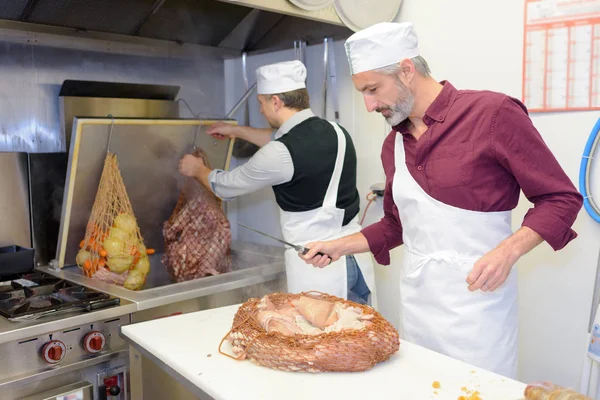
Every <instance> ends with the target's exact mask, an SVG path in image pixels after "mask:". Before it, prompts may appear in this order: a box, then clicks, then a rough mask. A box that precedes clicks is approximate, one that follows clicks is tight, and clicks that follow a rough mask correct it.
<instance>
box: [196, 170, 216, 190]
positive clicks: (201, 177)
mask: <svg viewBox="0 0 600 400" xmlns="http://www.w3.org/2000/svg"><path fill="white" fill-rule="evenodd" d="M211 171H212V169H210V168H208V167H203V168H200V170H199V171H198V172H197V173H196V176H195V178H196V179H197V180H198V182H200V183H201V184H202V186H204V187H205V188H206V189H208V190H210V191H211V192H212V191H213V190H212V186H211V185H210V182H209V181H208V175H210V172H211Z"/></svg>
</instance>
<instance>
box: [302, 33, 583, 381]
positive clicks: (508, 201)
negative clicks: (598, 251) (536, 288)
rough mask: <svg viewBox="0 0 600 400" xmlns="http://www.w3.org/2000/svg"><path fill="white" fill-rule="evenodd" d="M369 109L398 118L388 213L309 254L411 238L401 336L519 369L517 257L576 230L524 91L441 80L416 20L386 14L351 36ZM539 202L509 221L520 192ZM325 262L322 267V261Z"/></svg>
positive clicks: (559, 243) (389, 154) (562, 179)
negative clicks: (515, 93) (388, 19)
mask: <svg viewBox="0 0 600 400" xmlns="http://www.w3.org/2000/svg"><path fill="white" fill-rule="evenodd" d="M346 52H347V55H348V60H349V63H350V70H351V73H352V81H353V83H354V85H355V87H356V89H357V90H359V91H360V92H361V93H362V94H363V97H364V101H365V104H366V107H367V109H368V111H370V112H371V111H377V112H379V113H381V114H382V115H383V116H384V117H385V118H386V120H387V122H388V123H389V124H390V125H391V126H393V129H392V131H391V132H390V134H389V136H388V137H387V139H386V140H385V142H384V145H383V150H382V153H381V158H382V162H383V167H384V171H385V174H386V187H385V195H384V211H385V213H384V217H383V219H382V220H381V221H380V222H378V223H375V224H373V225H371V226H369V227H366V228H365V229H364V230H363V231H362V232H361V233H356V234H353V235H350V236H348V237H344V238H340V239H338V240H334V241H327V242H318V243H309V244H308V245H307V246H308V247H311V251H310V252H309V253H307V254H306V255H305V257H304V258H305V259H306V260H307V262H310V263H311V264H313V265H315V266H318V267H325V266H326V264H327V262H328V260H325V259H324V257H321V256H318V255H316V252H318V251H320V252H323V253H324V254H326V255H328V256H330V257H331V258H332V259H333V260H336V259H337V258H338V257H341V256H342V255H347V254H356V253H360V252H366V251H369V250H370V251H371V252H372V253H373V254H374V255H375V258H376V259H377V260H378V262H379V263H381V264H385V265H387V264H389V262H390V256H389V252H390V250H391V249H393V248H394V247H397V246H400V245H401V244H404V257H403V264H402V273H401V285H400V296H401V302H402V303H401V315H402V320H401V322H402V331H403V335H402V336H403V338H404V339H406V340H408V341H410V342H413V343H416V344H419V345H422V346H424V347H427V348H429V349H432V350H435V351H438V352H440V353H443V354H446V355H448V356H451V357H454V358H457V359H459V360H462V361H465V362H469V363H472V364H474V365H477V366H479V367H482V368H485V369H488V370H491V371H494V372H496V373H499V374H502V375H505V376H508V377H511V378H515V377H516V374H517V356H518V346H517V344H518V316H517V308H518V304H517V270H516V268H513V265H514V264H515V263H516V261H517V260H518V259H519V258H520V257H521V256H522V255H524V254H525V253H527V252H528V251H530V250H531V249H533V248H534V247H535V246H537V245H538V244H540V243H541V242H542V241H544V240H545V241H546V242H547V243H548V244H549V245H550V246H552V248H553V249H554V250H559V249H561V248H563V247H564V246H565V245H566V244H567V243H569V242H570V241H571V240H572V239H574V238H575V237H576V236H577V235H576V233H575V232H574V231H573V230H572V229H571V226H572V224H573V222H574V221H575V218H576V217H577V214H578V212H579V210H580V209H581V206H582V196H581V195H580V194H579V193H578V192H577V190H576V189H575V187H574V186H573V184H572V183H571V181H570V180H569V178H568V177H567V175H566V174H565V172H564V171H563V170H562V168H561V167H560V165H559V164H558V162H557V160H556V159H555V158H554V156H553V155H552V153H551V152H550V150H549V149H548V147H547V146H546V144H545V143H544V141H543V140H542V138H541V136H540V134H539V133H538V132H537V130H536V129H535V127H534V126H533V124H532V122H531V120H530V119H529V117H528V114H527V110H526V108H525V106H524V105H523V104H522V103H521V102H520V101H519V100H517V99H515V98H512V97H509V96H507V95H504V94H501V93H494V92H490V91H474V90H457V89H456V88H454V87H453V86H452V85H451V84H450V83H449V82H447V81H442V82H437V81H436V80H434V79H433V78H432V77H431V75H430V70H429V67H428V65H427V63H426V62H425V60H424V59H423V58H422V57H421V56H420V55H419V49H418V41H417V36H416V34H415V31H414V29H413V25H412V24H411V23H382V24H377V25H374V26H372V27H369V28H367V29H365V30H363V31H360V32H357V33H356V34H354V35H352V36H351V37H350V38H349V39H348V40H347V42H346ZM520 190H523V193H524V194H525V196H526V197H527V198H528V199H529V200H530V201H531V202H532V203H533V204H534V207H533V208H531V209H530V210H529V212H528V213H527V215H526V216H525V218H524V220H523V222H522V226H521V227H520V228H519V229H518V230H517V231H516V232H514V233H513V231H512V229H511V210H512V209H513V208H515V206H516V205H517V203H518V200H519V192H520ZM325 269H327V268H325Z"/></svg>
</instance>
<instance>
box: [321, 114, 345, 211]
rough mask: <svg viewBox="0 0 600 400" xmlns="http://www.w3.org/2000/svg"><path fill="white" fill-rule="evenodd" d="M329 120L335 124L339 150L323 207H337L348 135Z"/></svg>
mask: <svg viewBox="0 0 600 400" xmlns="http://www.w3.org/2000/svg"><path fill="white" fill-rule="evenodd" d="M328 122H329V123H330V124H331V126H333V129H335V133H336V134H337V139H338V151H337V156H336V158H335V166H334V167H333V173H332V174H331V180H330V181H329V186H328V187H327V192H326V193H325V199H324V200H323V207H332V208H335V207H336V205H337V195H338V190H339V187H340V178H341V177H342V169H344V159H345V157H346V136H345V135H344V132H342V129H341V128H340V127H339V126H338V124H336V123H333V122H331V121H328Z"/></svg>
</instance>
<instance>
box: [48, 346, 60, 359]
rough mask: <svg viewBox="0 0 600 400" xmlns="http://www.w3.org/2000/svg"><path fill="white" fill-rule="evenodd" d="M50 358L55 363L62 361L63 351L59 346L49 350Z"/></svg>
mask: <svg viewBox="0 0 600 400" xmlns="http://www.w3.org/2000/svg"><path fill="white" fill-rule="evenodd" d="M48 358H49V359H51V360H53V361H60V359H61V358H62V349H61V348H60V347H59V346H53V347H50V349H48Z"/></svg>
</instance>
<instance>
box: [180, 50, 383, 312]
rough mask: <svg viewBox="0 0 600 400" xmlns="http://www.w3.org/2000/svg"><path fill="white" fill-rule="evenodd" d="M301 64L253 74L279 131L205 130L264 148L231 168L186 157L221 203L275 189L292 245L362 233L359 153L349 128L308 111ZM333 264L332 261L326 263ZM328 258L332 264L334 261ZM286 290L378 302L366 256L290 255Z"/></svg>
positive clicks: (185, 168) (187, 170) (185, 163)
mask: <svg viewBox="0 0 600 400" xmlns="http://www.w3.org/2000/svg"><path fill="white" fill-rule="evenodd" d="M305 79H306V68H305V66H304V65H303V64H302V63H301V62H300V61H289V62H283V63H277V64H271V65H266V66H263V67H261V68H259V69H257V71H256V82H257V92H258V101H259V103H260V112H261V114H262V115H263V116H264V117H265V119H266V120H267V122H268V123H269V125H270V126H271V127H272V128H273V129H276V130H277V131H276V132H275V135H274V137H272V134H273V130H271V129H256V128H250V127H245V126H233V125H230V124H225V123H216V124H214V125H212V126H211V127H210V128H209V129H208V130H207V133H208V134H210V135H213V136H214V137H217V138H224V137H227V138H236V137H238V138H242V139H244V140H247V141H249V142H251V143H254V144H256V145H257V146H260V147H261V148H260V150H259V151H258V152H256V154H254V156H252V158H250V160H248V162H246V163H245V164H243V165H241V166H239V167H237V168H235V169H233V170H232V171H220V170H210V169H209V168H207V166H206V165H204V163H203V161H202V159H200V158H197V157H194V156H193V155H189V154H188V155H186V156H184V157H183V158H182V160H181V162H180V166H179V169H180V172H181V173H182V174H183V175H186V176H190V177H195V178H197V179H198V180H199V181H200V182H201V183H202V184H203V185H204V186H205V187H206V188H207V189H208V190H212V191H213V192H214V193H215V195H217V196H218V197H220V198H221V199H223V200H230V199H232V198H234V197H236V196H241V195H243V194H247V193H251V192H254V191H257V190H259V189H262V188H264V187H267V186H272V187H273V192H274V193H275V199H276V201H277V204H278V205H279V208H280V219H281V230H282V232H283V237H284V239H285V240H286V241H287V242H290V243H293V244H295V245H302V244H304V243H307V242H309V241H313V240H330V239H335V238H339V237H342V236H346V235H348V234H351V233H355V232H360V230H361V227H360V225H359V223H358V212H359V208H360V198H359V195H358V191H357V189H356V152H355V149H354V145H353V143H352V139H351V138H350V135H348V132H346V130H345V129H344V128H342V127H340V126H339V125H338V124H336V123H333V122H328V121H326V120H324V119H321V118H319V117H316V116H315V115H314V114H313V112H312V111H311V110H310V104H309V98H308V91H307V90H306V85H305ZM329 261H331V260H329ZM329 261H328V263H329ZM285 266H286V275H287V290H288V291H289V292H291V293H298V292H302V291H311V290H316V291H320V292H325V293H329V294H332V295H335V296H338V297H342V298H346V299H349V300H352V301H355V302H358V303H362V304H370V305H371V306H373V307H376V296H375V277H374V271H373V261H372V259H371V256H370V255H368V254H360V255H356V256H354V255H349V256H347V257H343V258H342V259H339V257H338V259H336V261H335V262H331V265H329V267H328V268H327V269H317V268H313V267H312V266H309V265H307V264H306V263H305V262H304V261H302V260H301V259H299V258H298V256H297V255H296V253H295V250H294V249H292V248H289V249H287V250H286V252H285Z"/></svg>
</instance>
